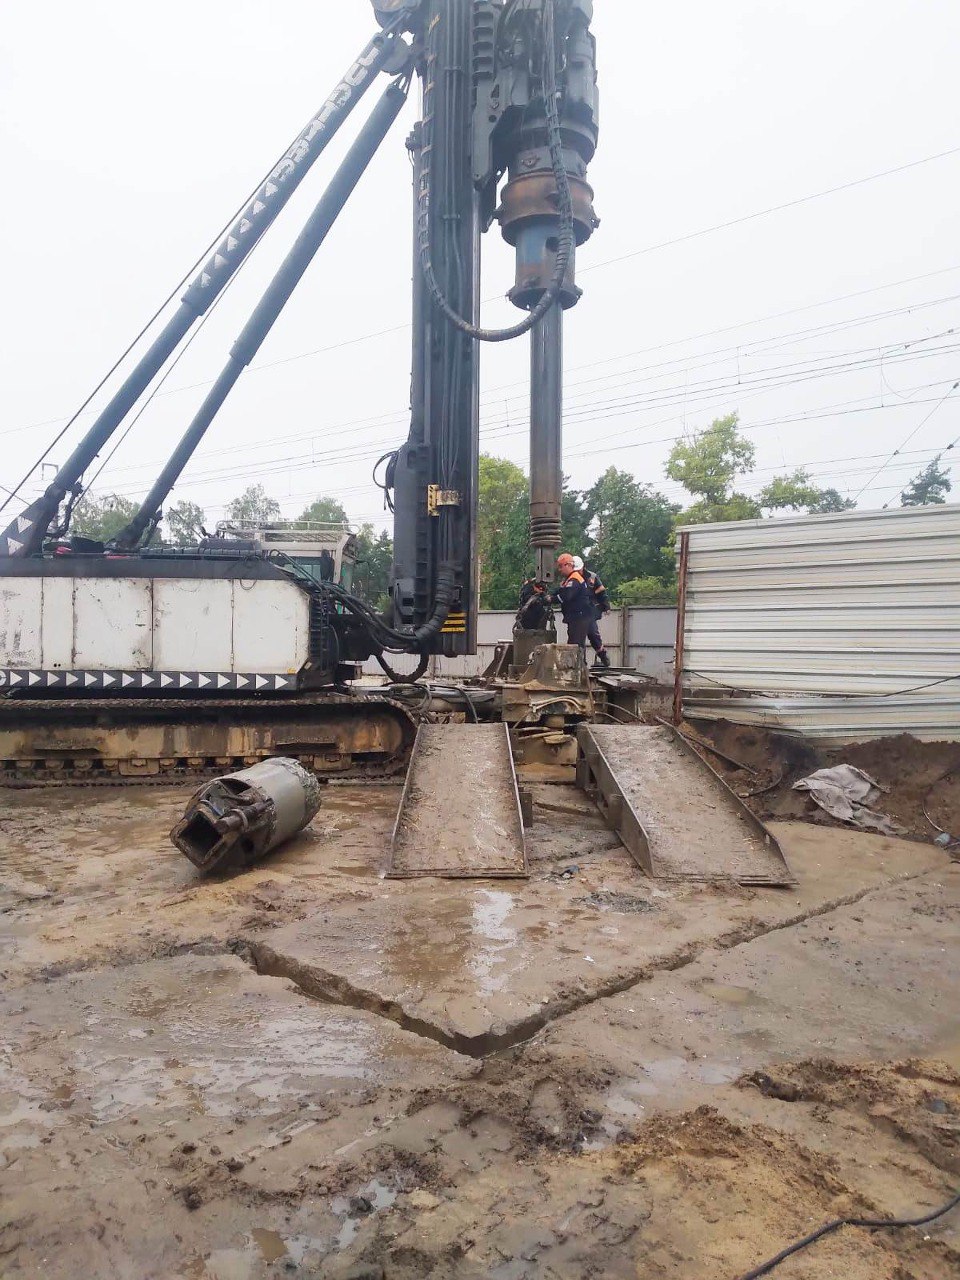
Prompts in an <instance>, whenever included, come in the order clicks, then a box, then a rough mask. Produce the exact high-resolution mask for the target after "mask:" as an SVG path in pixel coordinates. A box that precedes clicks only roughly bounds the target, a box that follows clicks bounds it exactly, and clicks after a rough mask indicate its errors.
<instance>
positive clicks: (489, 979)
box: [469, 889, 517, 995]
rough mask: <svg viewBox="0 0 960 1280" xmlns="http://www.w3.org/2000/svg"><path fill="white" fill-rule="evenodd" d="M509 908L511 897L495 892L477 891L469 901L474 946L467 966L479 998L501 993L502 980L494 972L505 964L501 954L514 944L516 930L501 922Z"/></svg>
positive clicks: (503, 976)
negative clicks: (478, 990)
mask: <svg viewBox="0 0 960 1280" xmlns="http://www.w3.org/2000/svg"><path fill="white" fill-rule="evenodd" d="M513 907H514V898H513V894H512V893H505V892H504V891H503V890H499V889H481V890H480V892H479V893H478V894H477V896H476V897H475V898H474V900H473V921H472V931H473V938H474V940H475V942H476V943H477V944H478V945H477V947H476V949H475V950H474V951H473V953H472V955H471V956H470V961H469V965H470V971H471V972H472V973H473V975H474V977H475V978H476V980H477V985H478V987H479V988H480V991H481V992H482V994H483V995H492V994H493V992H495V991H500V990H502V988H503V986H504V983H505V981H506V977H505V975H501V976H496V975H495V974H494V969H495V968H497V967H498V966H500V965H502V964H504V963H505V960H506V957H505V956H504V955H502V954H501V953H502V952H504V951H506V950H507V949H508V948H510V947H512V946H513V945H514V944H515V943H516V941H517V931H516V929H514V928H511V927H510V926H509V925H507V924H506V923H505V922H506V919H507V917H508V916H509V915H510V912H511V911H512V910H513Z"/></svg>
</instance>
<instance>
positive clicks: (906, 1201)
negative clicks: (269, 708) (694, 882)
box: [0, 743, 960, 1280]
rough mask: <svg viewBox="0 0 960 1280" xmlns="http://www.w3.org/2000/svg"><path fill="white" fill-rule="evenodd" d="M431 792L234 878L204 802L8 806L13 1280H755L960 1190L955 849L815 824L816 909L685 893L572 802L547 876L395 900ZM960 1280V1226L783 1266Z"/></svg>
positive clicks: (432, 886)
mask: <svg viewBox="0 0 960 1280" xmlns="http://www.w3.org/2000/svg"><path fill="white" fill-rule="evenodd" d="M740 745H741V746H742V745H743V744H742V743H741V744H740ZM731 754H733V755H735V754H736V752H735V751H734V750H733V748H732V747H731ZM852 762H853V763H857V761H852ZM864 767H867V766H864ZM743 789H749V788H748V787H744V788H743ZM399 795H400V792H399V789H398V788H397V787H369V786H367V787H360V786H356V787H350V786H342V787H330V788H328V789H327V790H326V791H325V795H324V807H323V809H322V810H321V813H320V815H319V816H318V818H317V819H316V820H315V822H314V823H313V826H312V828H311V830H310V831H308V832H307V833H305V834H303V835H302V836H301V837H299V838H298V839H297V840H296V841H294V842H293V843H292V844H291V845H289V846H288V847H287V848H286V849H285V850H284V851H282V852H281V853H279V854H278V855H277V856H275V857H273V858H272V859H271V860H270V861H268V862H265V863H264V864H263V865H262V866H260V867H258V868H256V869H254V870H252V871H249V872H247V873H245V874H242V875H238V876H236V877H234V878H231V879H224V880H219V881H214V882H204V881H201V880H199V879H198V878H197V876H196V874H195V873H194V871H193V869H192V867H191V866H190V865H189V864H188V863H187V862H186V861H185V860H184V859H183V858H182V857H181V856H180V855H179V854H178V853H176V851H175V850H174V849H173V848H172V847H171V846H170V844H169V842H168V839H167V832H168V830H169V828H170V826H171V825H172V823H173V821H174V819H175V817H176V816H178V814H179V812H180V810H181V808H182V805H183V803H184V801H185V799H186V796H185V795H184V793H183V792H182V791H180V790H169V789H148V788H142V789H141V788H136V789H129V790H122V791H110V790H105V791H96V790H89V791H80V790H63V791H36V792H19V793H12V792H7V793H0V847H2V850H3V853H2V864H0V973H2V993H0V1004H2V1016H3V1024H2V1025H3V1036H2V1041H3V1044H2V1056H0V1182H2V1196H0V1274H2V1276H4V1277H10V1278H11V1280H12V1278H13V1277H18V1278H19V1277H26V1276H29V1277H44V1278H48V1277H49V1278H50V1280H59V1278H60V1277H63V1278H67V1277H70V1280H74V1278H75V1277H78V1276H83V1277H123V1278H129V1280H142V1278H145V1277H151V1278H156V1280H172V1278H175V1277H179V1278H180V1280H201V1278H210V1280H261V1278H264V1277H286V1276H323V1277H332V1278H334V1280H337V1278H343V1277H349V1276H352V1277H354V1278H355V1280H359V1278H361V1277H368V1278H377V1277H388V1278H389V1280H395V1278H396V1280H399V1278H405V1277H420V1276H436V1277H441V1278H442V1277H457V1278H460V1277H495V1278H496V1280H526V1278H528V1277H529V1278H531V1280H532V1278H534V1277H537V1278H539V1277H592V1276H597V1277H600V1276H603V1277H615V1278H616V1277H638V1276H643V1277H644V1278H645V1280H658V1278H665V1280H666V1278H671V1280H672V1278H677V1280H726V1278H728V1277H729V1278H730V1280H734V1278H735V1277H737V1276H739V1275H741V1274H742V1273H743V1272H745V1271H746V1270H748V1269H749V1268H750V1267H752V1266H755V1265H756V1264H757V1263H759V1262H760V1261H761V1260H763V1259H764V1258H765V1257H767V1256H768V1255H770V1254H772V1253H774V1252H776V1251H777V1250H779V1249H780V1248H781V1247H782V1246H783V1245H785V1244H786V1243H788V1242H789V1241H790V1240H791V1239H793V1238H795V1237H796V1236H798V1235H802V1234H804V1233H806V1232H807V1231H809V1230H810V1229H811V1228H812V1227H814V1226H815V1225H817V1224H818V1223H820V1222H821V1221H822V1220H824V1219H826V1218H829V1217H831V1216H834V1215H837V1214H847V1213H854V1214H858V1213H865V1214H868V1215H869V1214H873V1215H887V1214H904V1213H917V1212H919V1211H922V1210H923V1209H926V1208H932V1207H934V1206H936V1205H938V1204H939V1203H941V1202H943V1201H945V1200H946V1199H947V1198H948V1196H949V1195H950V1193H951V1189H952V1188H953V1187H955V1186H956V1185H957V1183H958V1181H960V1141H958V1136H960V1020H958V1013H960V991H958V984H957V981H956V974H957V942H958V928H957V919H958V913H957V907H958V899H960V867H958V866H957V865H955V864H951V862H950V859H949V857H948V855H946V854H944V853H943V852H941V851H940V850H938V849H936V848H934V847H933V846H932V845H931V844H930V843H929V839H927V841H926V842H924V843H920V842H911V841H903V840H892V839H887V838H884V837H880V836H868V835H860V834H856V833H851V832H847V831H838V830H833V829H830V828H824V827H819V826H813V825H807V824H804V823H798V822H785V823H779V824H777V826H776V828H775V830H776V834H777V835H778V837H779V839H780V841H781V843H782V845H783V847H784V850H785V852H786V854H787V856H788V859H789V861H790V863H791V866H792V868H793V870H794V872H795V873H796V876H797V880H798V884H797V886H796V887H795V888H791V889H786V890H782V889H781V890H775V889H768V890H759V889H743V888H736V889H728V888H724V889H718V888H716V887H712V888H711V887H704V886H690V885H687V886H682V885H664V884H655V883H652V882H651V881H649V880H646V879H645V878H644V876H643V875H642V874H641V872H640V871H639V869H638V868H637V867H636V866H635V864H634V863H633V862H632V861H631V859H630V857H629V856H628V855H627V854H626V853H625V852H624V851H623V849H622V848H621V847H620V846H619V844H618V842H617V840H616V838H615V837H613V836H612V835H610V834H609V833H608V832H607V830H606V829H605V828H604V826H603V824H602V823H601V822H600V821H599V819H598V818H597V816H596V814H595V811H594V810H592V808H591V806H590V805H589V804H588V803H586V802H585V801H584V800H583V798H582V797H581V796H580V795H579V793H578V792H576V791H575V790H574V789H573V788H567V787H557V786H554V787H539V788H535V794H534V798H535V801H536V810H535V813H536V819H537V821H536V823H535V825H534V827H533V828H532V830H531V831H530V833H529V854H530V860H531V877H530V879H529V880H528V881H525V882H516V881H511V882H495V881H479V882H445V881H436V880H417V881H410V882H393V881H385V880H383V879H381V877H380V873H381V871H382V868H383V865H384V862H385V857H386V850H387V845H388V840H389V832H390V828H391V826H392V823H393V819H394V816H395V812H396V807H397V803H398V801H399ZM957 1274H960V1214H957V1213H954V1214H952V1215H951V1216H950V1217H948V1218H945V1219H943V1220H941V1221H939V1222H937V1223H934V1224H932V1225H930V1226H929V1227H926V1228H924V1229H922V1230H908V1231H903V1232H883V1233H867V1232H864V1231H857V1230H845V1231H843V1232H840V1233H838V1234H836V1235H834V1236H832V1237H830V1238H828V1239H826V1240H824V1241H823V1242H822V1243H820V1244H819V1245H817V1246H816V1247H815V1248H814V1249H812V1250H809V1251H807V1252H805V1253H803V1254H801V1255H798V1256H797V1257H795V1258H793V1259H791V1260H790V1261H789V1262H787V1263H785V1264H784V1265H783V1267H782V1268H781V1269H780V1270H779V1271H778V1272H777V1275H778V1276H779V1277H782V1278H783V1280H801V1278H803V1280H826V1278H827V1277H844V1280H946V1278H947V1277H955V1276H956V1275H957Z"/></svg>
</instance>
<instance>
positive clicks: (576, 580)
mask: <svg viewBox="0 0 960 1280" xmlns="http://www.w3.org/2000/svg"><path fill="white" fill-rule="evenodd" d="M553 595H555V596H556V598H557V599H558V600H559V601H560V608H561V610H562V611H563V620H564V622H575V621H576V620H577V619H579V618H592V617H594V615H595V610H594V606H593V596H592V595H591V593H590V590H589V588H588V587H587V584H586V582H585V581H584V578H583V574H582V573H581V572H580V571H579V570H578V569H574V570H573V572H572V573H571V574H569V575H568V576H567V577H566V578H564V580H563V582H561V583H560V585H559V586H558V587H556V588H555V589H554V591H553Z"/></svg>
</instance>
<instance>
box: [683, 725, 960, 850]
mask: <svg viewBox="0 0 960 1280" xmlns="http://www.w3.org/2000/svg"><path fill="white" fill-rule="evenodd" d="M683 732H684V734H685V735H686V736H687V738H688V740H692V741H693V742H694V743H695V744H702V743H709V744H711V745H712V746H713V747H715V748H717V749H718V750H719V751H720V752H721V753H722V754H720V755H718V754H716V752H714V751H711V750H709V749H706V750H704V749H703V748H702V747H701V746H698V749H699V750H700V752H701V754H702V755H703V756H704V758H705V759H706V760H707V761H708V763H709V764H710V765H711V767H712V768H714V769H715V770H716V771H717V772H718V773H720V775H721V776H722V777H723V778H724V780H725V781H726V782H727V784H728V785H729V786H731V787H732V788H733V790H734V791H736V792H737V793H738V794H739V795H741V796H742V797H743V798H744V800H745V801H746V803H747V805H748V806H749V807H750V808H751V809H752V810H753V811H754V813H756V814H757V816H758V817H760V818H762V819H763V820H764V821H766V820H769V819H779V820H781V821H783V820H790V819H795V820H797V821H800V822H816V823H819V824H821V825H824V826H830V825H835V824H834V823H833V820H832V819H831V818H829V817H827V815H825V814H824V813H823V812H822V810H820V809H819V808H818V807H817V806H816V805H815V804H814V802H813V800H812V799H811V798H810V796H809V795H807V794H806V793H805V792H802V791H794V790H793V784H794V783H795V782H797V781H799V780H800V779H801V778H803V777H806V776H807V775H808V774H810V773H813V772H814V771H815V770H817V769H827V768H832V767H833V766H834V765H838V764H851V765H853V766H854V768H857V769H861V770H863V772H864V773H867V774H869V775H870V777H871V778H873V779H874V781H875V782H876V783H877V784H878V785H879V787H880V790H881V796H880V799H879V800H878V801H877V802H876V805H875V808H876V809H878V810H879V811H881V812H882V813H884V814H886V815H887V816H888V817H889V818H890V819H891V820H892V822H893V823H894V824H895V826H897V827H901V828H902V829H903V833H904V834H905V835H906V836H908V837H910V838H911V839H914V840H922V841H930V840H932V839H934V838H935V837H936V835H937V834H938V833H940V832H946V833H948V834H949V835H951V836H953V837H954V841H955V845H956V848H957V849H958V850H960V743H953V742H920V741H918V740H917V739H916V738H912V737H910V736H909V734H903V735H902V736H900V737H898V738H881V739H878V740H877V741H874V742H860V743H853V744H850V745H847V746H837V747H818V746H816V745H814V744H812V743H810V742H807V741H805V740H801V739H798V738H792V737H788V736H786V735H784V734H777V733H770V732H769V731H768V730H765V729H760V728H755V727H752V726H748V725H737V724H733V723H731V722H729V721H723V720H715V721H708V720H698V721H692V722H688V723H687V724H685V725H684V726H683Z"/></svg>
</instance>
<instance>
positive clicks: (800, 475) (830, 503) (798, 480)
mask: <svg viewBox="0 0 960 1280" xmlns="http://www.w3.org/2000/svg"><path fill="white" fill-rule="evenodd" d="M757 502H759V504H760V506H761V508H762V509H763V510H764V511H770V512H773V511H786V510H791V511H806V512H808V513H809V514H810V515H818V514H822V513H824V512H828V511H849V510H851V509H852V508H853V507H855V506H856V503H855V502H853V501H851V499H849V498H844V497H842V496H841V494H840V493H839V492H838V491H837V490H836V489H821V488H819V487H818V486H817V485H815V484H813V483H812V482H811V480H810V475H809V473H808V472H807V471H805V470H804V468H803V467H800V468H798V469H797V470H796V471H794V472H793V473H792V474H791V475H788V476H774V478H773V479H772V480H771V481H770V483H769V484H768V485H766V486H765V487H764V488H763V489H761V490H760V492H759V493H758V494H757Z"/></svg>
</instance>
